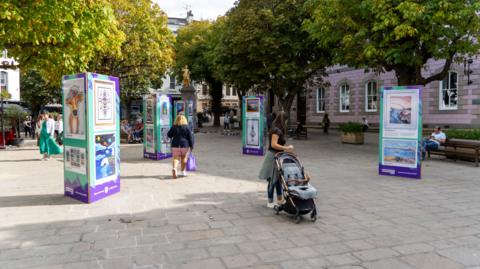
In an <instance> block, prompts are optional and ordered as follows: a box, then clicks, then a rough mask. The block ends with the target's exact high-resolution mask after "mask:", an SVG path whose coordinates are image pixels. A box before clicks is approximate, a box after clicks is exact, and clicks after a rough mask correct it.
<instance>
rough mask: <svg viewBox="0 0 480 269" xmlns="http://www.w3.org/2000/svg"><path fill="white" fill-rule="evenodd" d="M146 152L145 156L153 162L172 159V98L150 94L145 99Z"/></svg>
mask: <svg viewBox="0 0 480 269" xmlns="http://www.w3.org/2000/svg"><path fill="white" fill-rule="evenodd" d="M143 109H144V111H143V115H144V119H143V122H144V123H145V128H144V150H143V156H144V157H145V158H148V159H152V160H164V159H167V158H170V157H172V151H171V146H170V138H168V135H167V133H168V131H169V130H170V128H171V127H172V105H171V97H170V96H168V95H165V94H158V93H154V94H149V95H147V96H145V97H144V99H143Z"/></svg>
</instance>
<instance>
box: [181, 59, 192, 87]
mask: <svg viewBox="0 0 480 269" xmlns="http://www.w3.org/2000/svg"><path fill="white" fill-rule="evenodd" d="M182 71H183V87H184V88H188V87H189V86H190V70H188V66H186V65H185V67H183V69H182Z"/></svg>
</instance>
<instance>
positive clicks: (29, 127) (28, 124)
mask: <svg viewBox="0 0 480 269" xmlns="http://www.w3.org/2000/svg"><path fill="white" fill-rule="evenodd" d="M23 129H24V131H25V138H28V137H30V136H31V132H32V120H31V119H30V116H27V117H25V121H23Z"/></svg>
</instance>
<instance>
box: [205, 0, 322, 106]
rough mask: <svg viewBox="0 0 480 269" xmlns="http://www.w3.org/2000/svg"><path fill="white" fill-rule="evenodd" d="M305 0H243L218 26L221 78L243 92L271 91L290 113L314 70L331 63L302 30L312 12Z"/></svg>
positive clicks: (216, 60)
mask: <svg viewBox="0 0 480 269" xmlns="http://www.w3.org/2000/svg"><path fill="white" fill-rule="evenodd" d="M305 2H306V0H288V1H276V0H242V1H238V2H237V3H236V6H235V7H234V8H233V9H231V10H230V11H229V12H228V13H227V16H226V18H225V19H224V20H225V21H222V22H221V23H222V24H224V25H223V26H219V28H220V29H223V31H220V32H222V34H221V38H220V42H219V44H218V46H217V47H216V50H215V51H214V53H215V57H214V59H215V61H214V62H215V64H216V65H217V66H218V68H219V69H222V72H219V73H220V75H221V77H222V78H223V79H225V80H226V81H227V82H228V83H231V84H233V85H235V86H236V87H237V88H238V89H239V90H243V89H249V88H251V87H255V88H256V89H257V90H259V91H266V90H273V92H274V94H275V95H276V96H277V97H278V99H279V100H280V102H281V103H282V105H283V107H284V109H285V110H286V111H289V110H290V107H291V104H292V102H293V99H294V97H295V96H296V94H297V93H298V92H299V91H300V90H303V86H304V84H305V83H306V82H307V80H308V79H310V78H311V76H312V75H313V74H315V73H320V74H321V73H322V71H324V68H325V67H326V66H327V65H328V64H329V54H328V50H321V49H319V48H317V46H316V44H315V43H314V42H312V40H311V39H310V38H309V33H308V32H307V31H305V30H304V29H303V28H302V23H303V21H304V20H306V19H308V18H310V13H309V12H308V11H307V10H306V9H304V4H305Z"/></svg>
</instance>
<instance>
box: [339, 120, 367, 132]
mask: <svg viewBox="0 0 480 269" xmlns="http://www.w3.org/2000/svg"><path fill="white" fill-rule="evenodd" d="M338 129H339V130H340V131H341V132H343V133H361V132H363V124H361V123H359V122H351V121H349V122H347V123H341V124H339V126H338Z"/></svg>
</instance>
